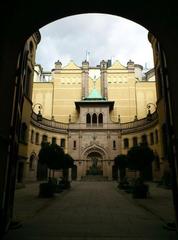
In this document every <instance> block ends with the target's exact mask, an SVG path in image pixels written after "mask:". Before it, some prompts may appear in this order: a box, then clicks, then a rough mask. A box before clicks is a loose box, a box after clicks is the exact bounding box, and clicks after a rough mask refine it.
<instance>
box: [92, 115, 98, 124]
mask: <svg viewBox="0 0 178 240" xmlns="http://www.w3.org/2000/svg"><path fill="white" fill-rule="evenodd" d="M92 124H97V115H96V113H93V116H92Z"/></svg>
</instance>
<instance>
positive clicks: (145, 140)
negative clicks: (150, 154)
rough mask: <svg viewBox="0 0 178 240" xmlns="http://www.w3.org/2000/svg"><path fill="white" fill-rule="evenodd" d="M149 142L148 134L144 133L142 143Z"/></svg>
mask: <svg viewBox="0 0 178 240" xmlns="http://www.w3.org/2000/svg"><path fill="white" fill-rule="evenodd" d="M147 143H148V140H147V135H146V134H144V135H142V144H147Z"/></svg>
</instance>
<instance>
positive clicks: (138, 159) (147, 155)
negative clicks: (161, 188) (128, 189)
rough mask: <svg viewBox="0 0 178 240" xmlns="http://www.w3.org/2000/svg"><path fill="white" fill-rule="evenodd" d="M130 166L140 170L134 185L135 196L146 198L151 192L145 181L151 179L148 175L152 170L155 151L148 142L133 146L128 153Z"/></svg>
mask: <svg viewBox="0 0 178 240" xmlns="http://www.w3.org/2000/svg"><path fill="white" fill-rule="evenodd" d="M127 157H128V166H129V168H130V169H133V170H135V171H139V177H138V178H137V179H136V180H135V184H134V187H133V197H134V198H146V197H147V195H148V192H149V186H148V185H147V184H145V183H144V181H145V180H149V178H148V176H149V175H151V174H150V172H152V161H153V160H154V153H153V150H152V149H151V148H149V147H148V145H147V144H140V145H137V146H133V147H132V148H131V149H130V150H129V151H128V154H127Z"/></svg>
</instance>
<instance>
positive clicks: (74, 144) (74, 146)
mask: <svg viewBox="0 0 178 240" xmlns="http://www.w3.org/2000/svg"><path fill="white" fill-rule="evenodd" d="M76 145H77V144H76V141H75V140H74V142H73V149H76Z"/></svg>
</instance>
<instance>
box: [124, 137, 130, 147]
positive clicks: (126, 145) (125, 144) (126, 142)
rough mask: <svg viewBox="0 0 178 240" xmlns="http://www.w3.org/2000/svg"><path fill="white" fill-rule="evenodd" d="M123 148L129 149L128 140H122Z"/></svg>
mask: <svg viewBox="0 0 178 240" xmlns="http://www.w3.org/2000/svg"><path fill="white" fill-rule="evenodd" d="M124 148H129V139H128V138H125V139H124Z"/></svg>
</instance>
